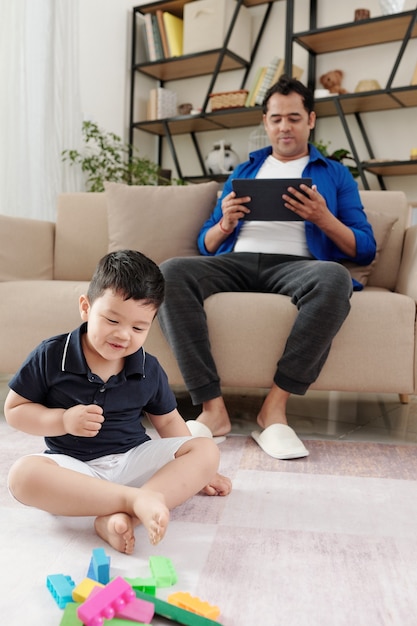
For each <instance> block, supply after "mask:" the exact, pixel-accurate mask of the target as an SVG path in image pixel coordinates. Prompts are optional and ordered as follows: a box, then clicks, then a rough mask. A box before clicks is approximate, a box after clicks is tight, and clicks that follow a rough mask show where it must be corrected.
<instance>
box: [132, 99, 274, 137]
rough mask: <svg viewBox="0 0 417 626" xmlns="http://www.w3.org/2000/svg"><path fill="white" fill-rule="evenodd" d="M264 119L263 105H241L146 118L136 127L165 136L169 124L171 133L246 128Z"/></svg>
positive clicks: (181, 133)
mask: <svg viewBox="0 0 417 626" xmlns="http://www.w3.org/2000/svg"><path fill="white" fill-rule="evenodd" d="M261 121H262V107H260V106H259V107H250V108H248V107H241V108H238V109H222V110H221V111H214V112H213V113H206V114H201V115H182V116H178V117H172V118H167V119H165V120H146V121H144V122H136V123H135V124H134V127H135V128H137V129H140V130H144V131H146V132H148V133H152V134H154V135H159V136H161V137H163V136H164V135H165V134H166V126H168V129H169V132H170V134H171V135H183V134H186V133H198V132H205V131H208V130H221V129H223V128H224V129H229V128H244V127H245V126H256V125H257V124H259V123H260V122H261Z"/></svg>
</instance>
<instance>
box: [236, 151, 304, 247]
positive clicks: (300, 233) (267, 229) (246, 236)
mask: <svg viewBox="0 0 417 626" xmlns="http://www.w3.org/2000/svg"><path fill="white" fill-rule="evenodd" d="M308 159H309V157H308V156H305V157H302V158H301V159H295V160H294V161H287V162H285V163H283V162H282V161H279V160H278V159H276V158H275V157H273V156H272V155H270V156H269V157H268V158H267V159H266V160H265V162H264V163H263V165H262V167H261V169H260V170H259V172H258V174H257V176H256V178H301V176H302V172H303V171H304V168H305V166H306V165H307V163H308ZM234 251H235V252H263V253H265V254H267V253H269V254H291V255H294V256H305V257H310V256H311V254H310V251H309V249H308V247H307V241H306V235H305V225H304V222H298V221H294V222H291V221H290V222H257V221H255V220H253V221H252V220H251V221H247V222H244V223H243V226H242V228H241V230H240V232H239V237H238V240H237V242H236V244H235V247H234Z"/></svg>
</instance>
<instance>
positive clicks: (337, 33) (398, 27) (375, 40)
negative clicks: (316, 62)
mask: <svg viewBox="0 0 417 626" xmlns="http://www.w3.org/2000/svg"><path fill="white" fill-rule="evenodd" d="M413 17H414V11H405V12H404V13H396V14H395V15H386V16H383V17H377V18H371V19H369V20H361V21H359V22H349V23H347V24H340V25H336V26H330V27H326V28H319V29H317V30H314V31H304V32H301V33H295V34H294V37H293V41H295V42H296V43H298V44H299V45H300V46H302V47H303V48H305V49H306V50H308V51H309V52H311V53H313V54H324V53H327V52H337V51H340V50H351V49H353V48H362V47H365V46H373V45H376V44H382V43H389V42H392V41H402V40H403V39H404V37H405V35H406V32H407V28H408V26H409V24H410V21H411V20H412V19H413ZM411 37H417V24H414V27H413V30H412V33H411Z"/></svg>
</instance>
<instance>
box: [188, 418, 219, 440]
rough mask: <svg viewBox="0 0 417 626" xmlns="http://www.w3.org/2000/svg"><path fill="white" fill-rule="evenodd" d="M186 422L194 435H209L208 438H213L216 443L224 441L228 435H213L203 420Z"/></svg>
mask: <svg viewBox="0 0 417 626" xmlns="http://www.w3.org/2000/svg"><path fill="white" fill-rule="evenodd" d="M186 424H187V426H188V429H189V431H190V433H191V434H192V436H193V437H207V438H208V439H213V441H215V442H216V443H222V441H224V440H225V439H226V437H213V433H212V432H211V430H210V428H209V427H208V426H206V425H205V424H203V422H198V421H197V420H187V421H186Z"/></svg>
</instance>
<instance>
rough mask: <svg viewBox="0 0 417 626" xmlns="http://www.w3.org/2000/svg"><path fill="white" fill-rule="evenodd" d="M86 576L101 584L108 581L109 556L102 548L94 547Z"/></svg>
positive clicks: (105, 583)
mask: <svg viewBox="0 0 417 626" xmlns="http://www.w3.org/2000/svg"><path fill="white" fill-rule="evenodd" d="M87 578H91V579H92V580H96V581H97V582H99V583H101V584H102V585H107V583H108V582H110V557H109V556H107V555H106V553H105V551H104V549H103V548H94V550H93V556H92V557H91V561H90V566H89V568H88V572H87Z"/></svg>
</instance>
